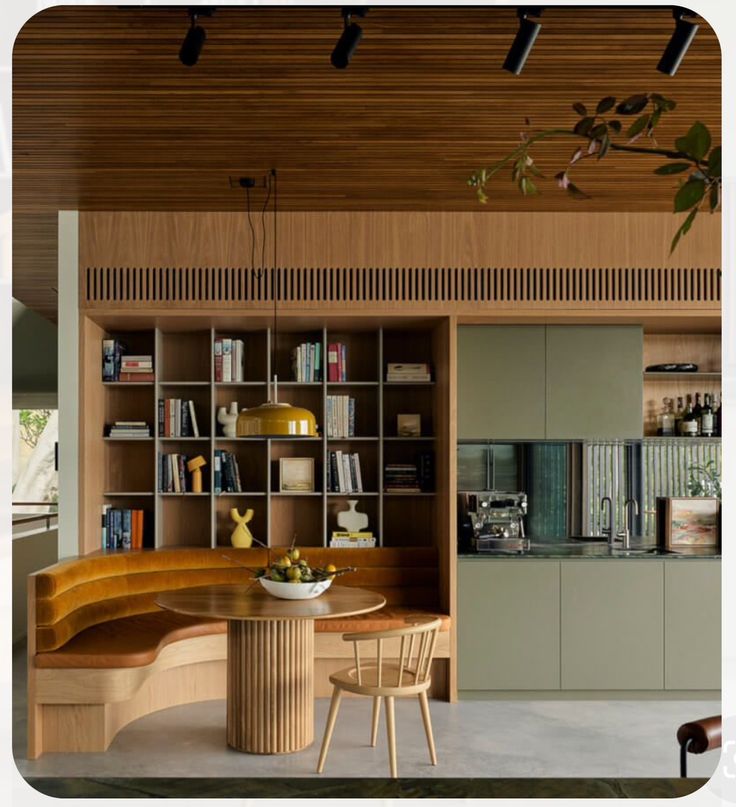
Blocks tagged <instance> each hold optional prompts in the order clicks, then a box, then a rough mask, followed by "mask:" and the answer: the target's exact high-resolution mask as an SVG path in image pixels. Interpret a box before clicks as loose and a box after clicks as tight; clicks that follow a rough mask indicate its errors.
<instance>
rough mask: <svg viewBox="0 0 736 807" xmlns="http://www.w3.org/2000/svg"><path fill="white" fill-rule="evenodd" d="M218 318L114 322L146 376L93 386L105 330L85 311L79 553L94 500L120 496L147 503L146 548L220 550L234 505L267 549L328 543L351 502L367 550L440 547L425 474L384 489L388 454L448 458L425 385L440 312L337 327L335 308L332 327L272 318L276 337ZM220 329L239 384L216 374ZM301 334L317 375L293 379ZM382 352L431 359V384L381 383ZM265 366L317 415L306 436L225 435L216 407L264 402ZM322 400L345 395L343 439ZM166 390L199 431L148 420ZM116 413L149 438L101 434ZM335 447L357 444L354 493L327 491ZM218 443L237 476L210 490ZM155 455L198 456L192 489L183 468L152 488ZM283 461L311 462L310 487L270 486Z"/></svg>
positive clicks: (438, 357) (444, 361) (435, 363)
mask: <svg viewBox="0 0 736 807" xmlns="http://www.w3.org/2000/svg"><path fill="white" fill-rule="evenodd" d="M101 319H102V320H103V321H104V317H101ZM223 319H224V321H225V322H226V324H225V325H224V326H223V327H222V328H220V327H218V324H217V321H215V322H214V323H208V325H209V327H199V326H198V325H197V323H196V321H191V322H187V323H186V324H184V325H182V320H181V319H176V320H175V321H174V320H172V326H171V327H167V325H166V322H165V318H162V319H161V320H159V327H156V328H147V329H145V330H144V329H141V330H135V329H134V328H132V325H131V330H129V331H124V332H122V333H120V332H118V331H115V332H114V334H113V335H114V336H115V337H119V338H124V339H125V341H126V344H130V345H134V346H135V350H136V351H138V352H140V353H150V354H151V355H152V357H153V365H154V374H155V375H154V378H155V380H154V381H153V382H150V383H147V384H145V385H142V384H131V383H119V384H103V383H102V381H101V377H100V369H99V368H100V360H99V359H100V350H101V339H102V338H108V337H109V336H110V333H109V331H108V330H107V329H106V328H105V326H104V324H101V323H99V322H97V321H93V320H91V319H89V318H86V319H85V320H84V325H83V329H84V335H83V344H84V350H85V353H84V355H85V361H84V363H83V364H84V367H85V370H84V372H85V379H84V384H83V391H84V392H83V394H84V399H85V425H84V432H85V439H84V440H83V443H82V448H83V453H84V458H85V463H86V465H85V468H86V469H88V472H86V473H85V474H84V480H83V506H84V508H85V511H89V513H90V515H89V517H85V520H84V526H83V529H82V531H81V532H82V537H81V539H80V551H81V552H83V553H85V552H90V551H94V550H96V549H99V548H100V539H101V534H100V513H101V508H102V506H103V505H104V504H111V503H113V502H122V503H124V504H125V506H131V507H132V506H133V504H135V503H136V502H141V501H143V502H145V503H146V504H145V509H146V518H147V520H148V522H149V524H150V535H151V540H152V541H153V542H154V545H155V546H156V547H168V546H213V547H223V548H224V547H227V546H229V545H230V534H231V533H232V530H233V529H234V526H235V525H234V522H233V521H232V520H231V518H230V512H231V510H232V509H233V508H237V509H238V510H239V511H240V512H241V513H243V512H245V510H247V509H249V508H251V509H253V511H254V516H253V520H252V522H251V523H250V524H249V527H250V529H251V531H252V533H253V535H254V536H255V537H256V539H257V540H258V541H261V542H262V543H263V544H265V545H268V546H285V545H287V544H289V543H290V542H291V540H292V537H293V535H294V533H295V532H296V534H297V542H298V543H299V544H300V545H302V546H327V545H329V540H330V535H331V533H332V531H333V530H336V529H338V527H337V515H338V513H339V512H340V511H341V510H347V509H348V501H349V500H350V499H356V500H357V501H358V504H357V510H358V511H359V512H364V513H366V514H367V515H368V520H369V524H368V527H367V529H368V530H370V531H371V532H373V534H374V535H375V536H376V539H377V545H378V546H407V545H409V546H411V545H417V546H420V545H421V546H427V545H432V544H437V545H439V543H440V542H441V541H443V540H445V537H446V536H445V533H444V532H442V534H440V532H441V530H440V527H439V526H438V523H437V519H436V510H437V504H436V501H435V500H436V497H437V491H438V487H437V486H436V485H435V484H434V482H433V483H432V485H431V487H426V486H423V487H422V489H421V491H419V492H413V491H406V492H402V491H397V490H386V486H385V470H386V469H385V466H386V464H387V463H388V464H394V465H406V464H411V463H415V462H417V456H418V455H420V454H421V453H425V454H426V453H429V452H431V453H432V463H433V467H436V466H437V464H438V457H437V456H436V454H437V453H442V458H443V462H444V464H445V465H446V466H448V465H449V454H448V451H447V448H446V446H447V442H446V441H444V442H443V441H441V440H440V439H439V437H438V435H439V433H440V432H441V431H442V430H443V429H445V430H447V428H448V417H447V413H448V412H449V406H448V405H447V403H446V402H445V403H444V404H442V405H440V402H439V399H440V396H441V395H445V396H447V394H448V383H447V382H445V383H444V384H440V383H436V376H435V372H436V369H437V368H442V367H444V368H446V367H447V366H448V365H449V355H448V350H449V347H448V345H449V341H448V339H447V325H446V323H445V322H444V321H442V322H440V321H437V322H432V321H423V322H421V323H417V322H412V321H410V320H407V321H404V320H396V321H395V322H396V324H395V325H392V326H391V328H382V327H380V325H377V324H375V323H371V322H370V321H365V322H361V321H360V320H355V321H354V322H349V323H348V324H346V320H345V319H344V318H343V319H342V320H341V322H340V326H339V327H338V328H335V329H332V328H331V327H330V320H329V319H325V320H323V321H322V327H313V326H312V325H310V326H309V327H307V328H303V327H299V325H300V324H299V321H298V320H297V319H293V320H290V319H289V318H285V322H283V323H281V322H280V326H281V327H280V328H279V333H278V344H277V343H276V335H275V333H274V332H273V331H272V330H271V329H270V328H268V327H264V326H263V324H262V322H261V323H260V324H259V323H254V325H253V327H252V328H251V327H250V325H249V323H248V320H246V319H244V320H242V323H243V324H242V327H238V326H235V327H233V325H234V322H235V320H234V319H233V318H232V317H228V318H223ZM131 322H132V321H131ZM174 322H175V324H174ZM213 324H214V327H211V325H213ZM225 338H227V339H230V340H242V342H243V346H244V351H243V362H242V379H243V380H242V381H230V382H226V381H218V380H216V378H217V377H218V376H217V374H216V364H215V363H216V358H215V345H216V341H218V340H222V339H225ZM303 344H311V345H319V348H313V349H312V354H311V355H316V352H315V351H318V353H319V355H320V358H321V367H320V370H319V372H318V373H316V374H315V375H316V377H317V380H313V381H297V380H296V378H295V376H294V374H293V373H294V368H293V366H292V365H293V361H292V359H293V358H294V355H295V354H294V351H295V350H296V348H297V347H298V346H299V345H303ZM330 345H343V346H344V348H342V352H341V354H340V357H339V358H340V370H341V374H340V375H338V376H337V377H338V378H342V379H343V380H337V381H331V380H329V367H328V360H329V358H330V355H329V353H330V350H329V346H330ZM333 353H334V350H333ZM333 358H334V357H333ZM388 362H404V363H422V364H426V365H427V366H428V367H430V368H432V381H431V382H430V383H421V382H420V383H413V382H407V383H403V382H396V383H393V382H391V383H390V382H387V381H386V367H387V363H388ZM274 371H276V372H277V373H278V377H279V385H278V395H279V400H280V401H282V402H285V403H291V404H293V405H299V406H302V407H305V408H307V409H310V410H311V411H312V412H313V413H314V414H315V417H316V420H317V424H318V436H317V437H314V438H297V437H285V438H270V437H254V438H238V437H226V436H225V434H224V428H223V424H221V423H220V422H218V413H219V412H221V411H224V412H225V413H227V412H229V410H230V407H231V405H232V404H233V403H234V404H235V409H236V410H237V411H240V410H242V409H245V408H251V407H255V406H258V405H259V404H261V403H263V402H265V401H266V400H268V397H269V395H270V394H271V393H272V388H271V384H270V383H269V379H270V378H271V377H272V376H273V374H274ZM333 372H335V371H333ZM332 396H345V398H346V399H353V401H354V404H353V407H354V408H353V424H354V429H353V436H343V434H344V433H345V432H343V431H336V432H334V434H335V435H336V436H331V434H328V431H327V428H326V418H327V413H328V401H329V404H330V407H332V406H334V400H333V399H332ZM169 399H178V400H181V401H189V400H191V401H192V402H193V406H194V409H195V413H196V419H197V425H198V430H199V436H197V437H195V436H194V435H193V434H192V433H191V431H190V432H188V433H187V435H186V436H176V435H175V434H171V433H170V432H166V431H165V429H164V430H162V429H161V428H160V424H159V405H158V401H159V400H169ZM345 406H346V411H347V410H348V406H347V405H345ZM443 407H444V408H443ZM399 414H414V415H418V416H419V419H420V424H421V426H420V433H419V434H418V435H414V434H405V435H401V434H399V433H398V425H397V416H398V415H399ZM114 420H135V421H145V422H146V423H148V424H149V425H150V427H151V435H150V437H147V438H145V439H135V440H134V439H132V438H131V439H127V440H126V439H102V440H101V439H100V437H102V436H103V428H104V426H105V424H109V423H111V422H113V421H114ZM337 435H339V436H337ZM338 451H340V452H342V453H343V454H346V455H356V454H357V456H358V458H359V462H360V476H361V483H362V490H361V492H359V493H358V492H356V493H350V492H346V490H345V489H343V490H335V489H330V488H329V487H328V470H327V469H328V464H329V463H330V462H334V459H335V458H333V454H335V455H336V452H338ZM215 452H217V455H216V453H215ZM221 452H227V453H228V454H229V455H231V456H232V458H233V459H234V461H235V463H237V471H238V475H239V486H238V485H236V486H235V487H233V486H232V485H225V484H222V482H221V485H220V489H216V485H215V459H216V457H217V459H218V462H222V457H223V455H222V453H221ZM161 454H180V455H183V456H184V457H185V458H186V460H185V461H188V460H190V459H192V458H193V457H196V456H201V457H202V458H203V459H204V460H205V462H206V465H205V466H204V468H203V469H202V471H203V486H202V492H201V493H194V492H192V489H191V475H190V474H189V473H188V472H187V479H188V487H187V491H186V492H176V491H172V490H167V491H164V490H162V489H161V486H160V484H159V474H160V468H159V456H160V455H161ZM289 458H295V459H299V458H305V459H309V460H310V461H311V463H312V464H313V468H314V484H313V488H312V489H310V490H306V491H304V492H301V491H294V490H288V489H282V485H281V479H280V460H282V459H289ZM354 462H355V460H354V459H353V463H354ZM349 465H350V461H349V460H348V466H349ZM92 469H96V470H95V471H94V472H93V471H92ZM348 470H350V468H348ZM353 471H354V465H353ZM218 479H219V477H218ZM442 484H444V485H445V487H444V488H441V490H442V492H445V493H446V492H447V488H446V485H447V482H446V481H445V482H444V483H442ZM129 503H132V504H129ZM120 506H123V505H122V504H121V505H120Z"/></svg>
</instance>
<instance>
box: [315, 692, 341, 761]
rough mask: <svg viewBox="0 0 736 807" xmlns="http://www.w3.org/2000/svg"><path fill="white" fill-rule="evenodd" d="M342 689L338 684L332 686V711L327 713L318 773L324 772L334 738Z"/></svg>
mask: <svg viewBox="0 0 736 807" xmlns="http://www.w3.org/2000/svg"><path fill="white" fill-rule="evenodd" d="M341 698H342V690H341V689H340V687H338V686H334V687H333V688H332V700H331V701H330V713H329V714H328V715H327V725H326V726H325V736H324V738H323V739H322V750H321V751H320V752H319V762H318V763H317V773H322V771H323V770H324V767H325V760H326V759H327V750H328V749H329V747H330V740H331V739H332V730H333V729H334V728H335V721H336V720H337V710H338V709H339V708H340V700H341Z"/></svg>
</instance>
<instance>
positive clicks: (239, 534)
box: [230, 507, 253, 549]
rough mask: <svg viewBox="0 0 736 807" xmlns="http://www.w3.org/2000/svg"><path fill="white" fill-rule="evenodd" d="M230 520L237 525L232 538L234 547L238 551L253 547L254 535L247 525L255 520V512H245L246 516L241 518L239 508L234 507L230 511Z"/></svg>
mask: <svg viewBox="0 0 736 807" xmlns="http://www.w3.org/2000/svg"><path fill="white" fill-rule="evenodd" d="M230 518H231V519H232V520H233V521H234V522H235V523H236V525H237V526H236V527H235V529H234V530H233V532H232V535H231V536H230V541H231V543H232V545H233V546H235V547H237V548H238V549H248V548H249V547H251V546H252V545H253V535H252V534H251V531H250V530H249V529H248V527H246V526H245V525H246V524H247V523H248V522H249V521H250V520H251V519H252V518H253V511H252V510H250V509H248V510H246V511H245V515H244V516H241V515H240V512H239V511H238V508H237V507H233V509H232V510H231V511H230Z"/></svg>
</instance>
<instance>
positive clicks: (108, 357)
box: [102, 339, 115, 381]
mask: <svg viewBox="0 0 736 807" xmlns="http://www.w3.org/2000/svg"><path fill="white" fill-rule="evenodd" d="M102 380H103V381H115V340H114V339H103V340H102Z"/></svg>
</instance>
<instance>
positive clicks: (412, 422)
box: [396, 415, 422, 437]
mask: <svg viewBox="0 0 736 807" xmlns="http://www.w3.org/2000/svg"><path fill="white" fill-rule="evenodd" d="M421 433H422V416H421V415H396V434H398V436H399V437H419V436H420V435H421Z"/></svg>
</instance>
